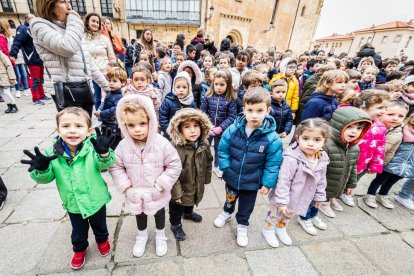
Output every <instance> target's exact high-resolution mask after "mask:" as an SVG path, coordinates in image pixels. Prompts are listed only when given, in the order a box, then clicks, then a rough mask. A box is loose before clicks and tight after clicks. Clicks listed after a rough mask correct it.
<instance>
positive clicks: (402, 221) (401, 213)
mask: <svg viewBox="0 0 414 276" xmlns="http://www.w3.org/2000/svg"><path fill="white" fill-rule="evenodd" d="M392 202H393V203H394V206H395V208H394V209H392V210H390V209H387V208H384V207H382V206H381V205H380V204H378V205H379V206H378V208H376V209H374V208H371V207H368V206H367V205H366V204H365V202H364V200H363V199H362V198H358V206H359V207H360V208H361V209H363V210H364V211H365V212H367V213H368V214H369V215H370V216H371V217H372V218H374V219H376V220H378V221H380V222H381V223H382V225H383V226H384V227H386V228H387V229H389V230H398V231H407V230H410V229H413V228H414V220H413V219H412V216H413V214H414V211H410V210H408V209H406V208H405V207H403V206H401V205H400V204H399V203H397V202H395V201H394V200H393V199H392Z"/></svg>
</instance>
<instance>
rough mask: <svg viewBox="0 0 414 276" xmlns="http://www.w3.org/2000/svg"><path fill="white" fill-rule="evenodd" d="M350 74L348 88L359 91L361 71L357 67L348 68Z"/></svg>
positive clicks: (347, 71)
mask: <svg viewBox="0 0 414 276" xmlns="http://www.w3.org/2000/svg"><path fill="white" fill-rule="evenodd" d="M345 72H346V73H347V74H348V77H349V80H348V82H347V83H346V89H351V90H354V91H355V92H359V91H360V88H359V84H358V83H359V82H360V81H361V73H360V72H359V71H357V70H355V69H348V70H346V71H345Z"/></svg>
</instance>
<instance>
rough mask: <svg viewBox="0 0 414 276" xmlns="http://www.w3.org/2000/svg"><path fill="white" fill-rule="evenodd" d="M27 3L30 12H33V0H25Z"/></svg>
mask: <svg viewBox="0 0 414 276" xmlns="http://www.w3.org/2000/svg"><path fill="white" fill-rule="evenodd" d="M27 5H28V6H29V10H30V13H34V9H33V0H27Z"/></svg>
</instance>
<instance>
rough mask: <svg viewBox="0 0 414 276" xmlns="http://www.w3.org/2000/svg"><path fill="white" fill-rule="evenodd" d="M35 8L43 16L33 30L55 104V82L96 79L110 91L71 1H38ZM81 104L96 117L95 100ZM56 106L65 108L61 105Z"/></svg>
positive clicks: (46, 84)
mask: <svg viewBox="0 0 414 276" xmlns="http://www.w3.org/2000/svg"><path fill="white" fill-rule="evenodd" d="M35 11H36V14H37V15H38V16H39V17H36V18H34V19H32V20H31V21H30V29H31V31H32V36H33V42H34V45H35V47H36V50H37V52H38V54H39V56H40V58H41V59H42V60H43V64H44V67H45V70H46V69H47V72H49V73H47V74H45V75H46V76H45V85H44V87H45V90H46V91H47V92H48V93H50V94H51V95H52V98H53V100H54V101H55V103H56V97H55V90H54V87H53V82H56V81H63V82H67V81H69V82H80V81H85V80H86V81H90V79H91V78H92V80H94V81H95V82H96V83H97V84H98V85H99V86H100V87H101V88H102V89H103V90H105V91H107V90H109V88H108V81H107V80H106V79H105V77H104V75H103V74H102V73H101V71H99V69H98V68H97V67H96V66H95V64H94V63H93V62H92V61H91V57H90V55H89V53H88V51H86V49H84V48H83V46H82V38H83V22H82V19H81V18H80V16H79V14H78V13H77V12H75V11H74V10H72V6H71V5H70V2H69V1H68V0H37V1H36V2H35ZM85 65H86V75H85V72H84V66H85ZM49 74H50V75H49ZM81 107H82V108H83V109H85V110H86V111H87V112H88V113H89V115H91V116H92V110H93V103H91V104H85V105H82V106H81ZM56 108H57V110H60V109H61V108H60V107H59V106H58V105H57V104H56Z"/></svg>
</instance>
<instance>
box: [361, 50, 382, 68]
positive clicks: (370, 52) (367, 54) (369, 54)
mask: <svg viewBox="0 0 414 276" xmlns="http://www.w3.org/2000/svg"><path fill="white" fill-rule="evenodd" d="M363 57H372V58H373V59H374V62H375V66H377V67H378V68H381V66H382V58H381V56H380V55H378V54H377V53H376V52H375V49H373V48H364V49H361V50H360V51H359V52H358V54H357V56H356V57H355V58H354V64H355V65H358V64H359V62H360V61H361V59H362V58H363Z"/></svg>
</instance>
